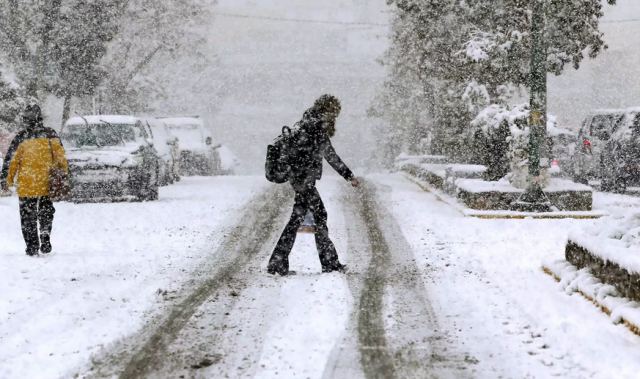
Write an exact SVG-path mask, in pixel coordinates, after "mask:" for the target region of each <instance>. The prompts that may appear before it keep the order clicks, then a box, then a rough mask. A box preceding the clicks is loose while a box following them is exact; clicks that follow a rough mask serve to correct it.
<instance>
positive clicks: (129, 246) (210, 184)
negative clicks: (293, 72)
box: [0, 177, 266, 378]
mask: <svg viewBox="0 0 640 379" xmlns="http://www.w3.org/2000/svg"><path fill="white" fill-rule="evenodd" d="M265 184H266V182H265V181H264V180H263V179H262V178H259V177H216V178H183V180H182V181H181V182H179V183H177V184H175V185H172V186H170V187H164V188H161V191H160V200H159V201H155V202H148V203H112V204H71V203H58V204H56V208H57V212H56V218H55V221H54V230H53V234H52V244H53V246H54V252H53V254H52V255H51V256H45V257H38V258H28V257H27V256H26V255H25V254H24V242H23V241H22V236H21V233H20V222H19V216H18V204H17V199H16V198H15V197H12V198H0V214H1V217H0V241H1V245H0V259H1V260H2V265H1V266H0V278H2V280H1V281H0V293H2V298H1V299H0V377H2V378H11V377H21V378H36V377H48V378H51V377H63V376H65V373H68V372H69V370H71V369H73V368H74V367H75V366H78V365H80V364H83V363H84V362H86V361H87V360H88V359H89V356H90V355H91V354H92V353H94V352H95V351H97V350H98V349H99V348H100V347H101V346H103V345H106V344H109V343H111V342H113V341H115V340H116V339H118V338H120V337H123V336H126V335H128V334H130V333H133V332H135V331H137V330H138V329H139V328H140V327H141V326H142V325H143V323H144V321H146V320H145V316H146V315H148V313H149V312H150V311H151V310H152V309H153V308H154V307H155V306H157V303H158V301H161V297H160V296H158V294H157V291H158V290H159V289H162V290H171V289H172V288H175V287H176V286H177V285H178V284H179V283H180V282H181V280H183V279H185V278H186V277H188V273H189V272H190V271H191V270H193V269H194V268H195V266H196V265H198V263H199V262H201V260H202V259H203V258H204V257H205V256H207V254H208V253H210V252H211V251H212V250H213V247H215V245H216V243H217V242H218V241H220V239H221V238H222V237H223V235H224V227H226V226H228V225H232V224H233V222H234V221H236V217H237V215H238V214H239V213H241V212H238V211H239V209H240V208H241V207H242V206H243V204H245V203H246V202H247V201H248V200H249V199H250V198H251V197H252V196H253V195H255V194H256V193H257V192H259V191H261V190H262V189H264V186H265Z"/></svg>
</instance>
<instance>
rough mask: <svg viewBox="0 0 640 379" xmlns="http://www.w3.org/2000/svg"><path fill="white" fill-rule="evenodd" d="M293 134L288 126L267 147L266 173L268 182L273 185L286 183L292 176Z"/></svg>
mask: <svg viewBox="0 0 640 379" xmlns="http://www.w3.org/2000/svg"><path fill="white" fill-rule="evenodd" d="M292 144H293V132H292V131H291V128H289V127H288V126H283V127H282V134H280V135H279V136H278V137H277V138H276V139H275V140H274V141H273V143H271V144H270V145H269V146H267V160H266V162H265V165H264V172H265V176H266V177H267V180H268V181H270V182H273V183H284V182H286V181H287V180H289V175H290V174H291V163H290V157H291V154H292V153H293V151H292V150H293V149H292V147H293V146H292Z"/></svg>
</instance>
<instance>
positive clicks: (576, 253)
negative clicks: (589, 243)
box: [565, 240, 640, 301]
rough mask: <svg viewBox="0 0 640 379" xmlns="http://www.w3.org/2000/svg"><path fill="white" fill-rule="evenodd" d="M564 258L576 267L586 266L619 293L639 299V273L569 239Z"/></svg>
mask: <svg viewBox="0 0 640 379" xmlns="http://www.w3.org/2000/svg"><path fill="white" fill-rule="evenodd" d="M565 258H566V260H567V261H568V262H570V263H571V264H573V265H574V266H576V267H578V268H588V269H589V270H590V271H591V274H592V275H593V276H595V277H596V278H598V279H600V280H601V281H602V282H603V283H606V284H610V285H612V286H614V287H615V288H616V290H618V292H619V293H620V295H622V296H624V297H626V298H629V299H632V300H636V301H640V274H637V273H630V272H628V271H627V270H626V269H625V268H623V267H620V265H618V264H617V263H615V262H609V261H605V260H604V259H602V258H600V257H598V256H596V255H595V254H593V253H591V252H590V251H589V250H587V249H586V248H584V247H582V246H580V245H579V244H578V243H576V242H574V241H571V240H569V242H567V246H566V249H565Z"/></svg>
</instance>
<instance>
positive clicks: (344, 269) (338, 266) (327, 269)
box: [322, 263, 347, 274]
mask: <svg viewBox="0 0 640 379" xmlns="http://www.w3.org/2000/svg"><path fill="white" fill-rule="evenodd" d="M334 271H337V272H339V273H342V274H346V273H347V266H346V265H343V264H342V263H336V264H335V265H333V266H331V267H323V268H322V272H324V273H329V272H334Z"/></svg>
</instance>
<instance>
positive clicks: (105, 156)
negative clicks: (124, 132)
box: [66, 143, 140, 167]
mask: <svg viewBox="0 0 640 379" xmlns="http://www.w3.org/2000/svg"><path fill="white" fill-rule="evenodd" d="M139 149H140V145H138V144H136V143H128V144H126V145H121V146H103V147H100V148H98V147H95V148H91V147H82V148H68V149H67V150H66V155H67V160H68V161H69V163H70V164H71V165H75V166H87V165H92V166H93V165H103V166H116V167H119V166H133V165H135V164H136V162H135V160H134V158H135V155H134V154H133V153H134V152H135V151H137V150H139Z"/></svg>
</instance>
